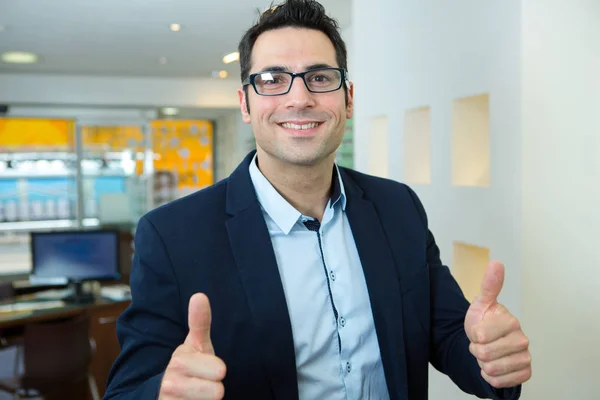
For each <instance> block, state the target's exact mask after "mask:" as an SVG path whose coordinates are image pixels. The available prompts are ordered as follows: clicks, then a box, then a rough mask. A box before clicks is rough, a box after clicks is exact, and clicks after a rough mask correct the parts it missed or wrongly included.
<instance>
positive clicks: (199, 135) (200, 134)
mask: <svg viewBox="0 0 600 400" xmlns="http://www.w3.org/2000/svg"><path fill="white" fill-rule="evenodd" d="M150 126H151V128H152V147H153V151H154V154H155V156H154V170H155V172H156V173H160V172H170V173H172V174H174V175H175V178H176V181H177V186H178V188H179V189H184V188H204V187H206V186H209V185H212V184H213V179H214V173H213V125H212V123H211V122H210V121H206V120H154V121H152V122H151V124H150Z"/></svg>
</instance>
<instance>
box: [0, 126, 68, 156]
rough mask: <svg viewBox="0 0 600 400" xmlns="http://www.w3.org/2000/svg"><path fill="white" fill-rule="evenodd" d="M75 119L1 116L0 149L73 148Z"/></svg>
mask: <svg viewBox="0 0 600 400" xmlns="http://www.w3.org/2000/svg"><path fill="white" fill-rule="evenodd" d="M74 128H75V121H74V120H64V119H42V118H0V149H3V150H5V151H15V150H17V149H18V150H20V151H23V150H25V151H26V150H29V149H39V148H59V149H65V148H66V149H73V148H74V143H75V134H74V133H75V130H74Z"/></svg>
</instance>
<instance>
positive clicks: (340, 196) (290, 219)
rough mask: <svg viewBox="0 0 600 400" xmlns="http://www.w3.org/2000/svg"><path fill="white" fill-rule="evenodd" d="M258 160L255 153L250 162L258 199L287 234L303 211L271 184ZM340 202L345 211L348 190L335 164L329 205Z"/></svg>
mask: <svg viewBox="0 0 600 400" xmlns="http://www.w3.org/2000/svg"><path fill="white" fill-rule="evenodd" d="M256 160H257V156H256V154H255V155H254V158H253V159H252V162H251V163H250V167H249V170H250V178H251V179H252V184H253V185H254V189H255V190H256V196H257V197H258V201H259V202H260V205H261V206H262V208H263V209H264V210H265V211H266V213H267V214H269V216H270V217H271V219H272V220H273V221H274V222H275V223H276V224H277V226H278V227H279V229H281V231H282V232H283V233H285V234H286V235H287V234H288V233H290V231H291V230H292V228H293V227H294V225H295V224H296V222H297V221H298V219H299V218H300V217H301V216H302V213H300V211H298V210H296V209H295V208H294V207H293V206H292V205H291V204H290V203H288V202H287V200H286V199H284V198H283V196H281V195H280V194H279V192H278V191H277V190H276V189H275V188H274V187H273V185H271V182H269V181H268V180H267V178H265V176H264V175H263V174H262V172H260V170H259V169H258V166H257V164H256ZM338 202H339V203H340V205H341V207H342V210H344V211H345V210H346V192H345V190H344V183H343V182H342V178H341V176H340V173H339V169H338V166H337V165H335V166H334V170H333V188H332V193H331V199H330V200H329V202H328V203H327V206H328V207H331V208H333V207H334V206H335V205H336V204H337V203H338Z"/></svg>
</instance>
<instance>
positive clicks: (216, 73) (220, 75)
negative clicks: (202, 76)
mask: <svg viewBox="0 0 600 400" xmlns="http://www.w3.org/2000/svg"><path fill="white" fill-rule="evenodd" d="M227 76H229V73H227V71H224V70H223V71H213V72H212V77H213V78H221V79H225V78H227Z"/></svg>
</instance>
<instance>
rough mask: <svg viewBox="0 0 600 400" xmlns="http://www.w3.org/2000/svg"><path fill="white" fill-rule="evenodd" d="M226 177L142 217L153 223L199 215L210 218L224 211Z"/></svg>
mask: <svg viewBox="0 0 600 400" xmlns="http://www.w3.org/2000/svg"><path fill="white" fill-rule="evenodd" d="M228 180H229V179H228V178H226V179H223V180H222V181H219V182H217V183H215V184H213V185H211V186H209V187H207V188H204V189H201V190H198V191H197V192H194V193H190V194H188V195H185V196H183V197H181V198H179V199H176V200H173V201H171V202H169V203H167V204H164V205H161V206H159V207H157V208H155V209H153V210H151V211H149V212H147V213H146V214H145V215H144V216H143V218H145V219H147V220H149V221H150V222H152V223H153V224H155V225H162V224H164V223H166V224H170V223H173V221H176V220H181V219H186V218H190V217H191V216H199V217H200V218H210V217H211V216H215V215H220V214H221V212H223V213H224V212H225V198H226V192H227V184H228Z"/></svg>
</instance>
